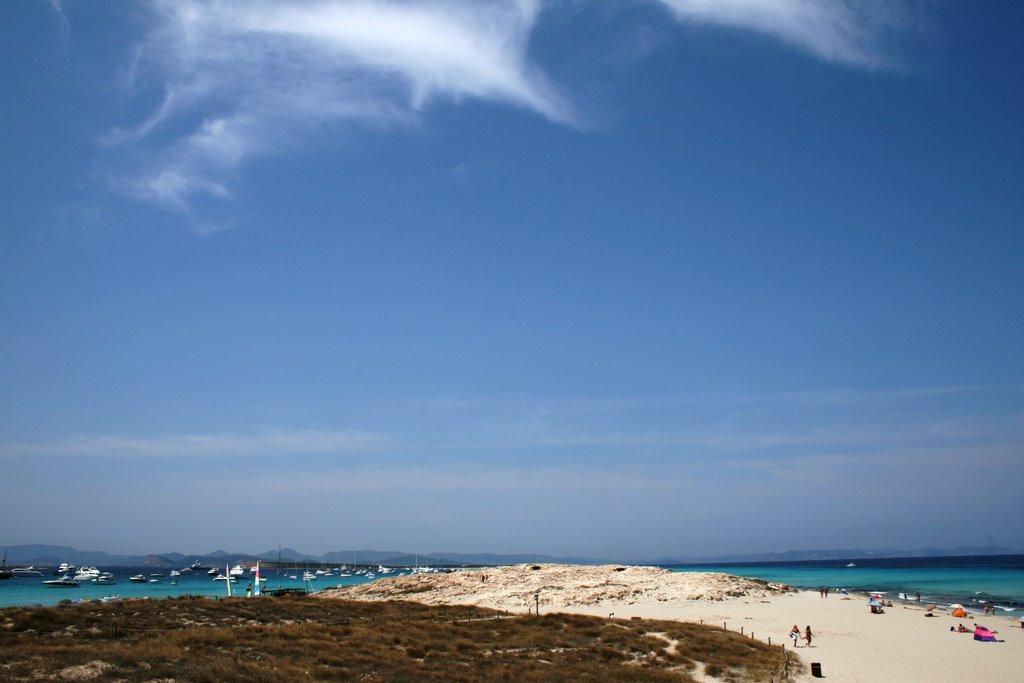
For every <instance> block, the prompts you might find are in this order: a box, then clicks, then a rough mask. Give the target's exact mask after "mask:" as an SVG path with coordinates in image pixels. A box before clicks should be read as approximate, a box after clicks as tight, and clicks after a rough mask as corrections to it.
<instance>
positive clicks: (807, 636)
mask: <svg viewBox="0 0 1024 683" xmlns="http://www.w3.org/2000/svg"><path fill="white" fill-rule="evenodd" d="M804 640H806V641H807V647H810V646H811V627H810V626H808V627H807V629H806V630H805V631H804Z"/></svg>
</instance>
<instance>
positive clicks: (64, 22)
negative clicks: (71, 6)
mask: <svg viewBox="0 0 1024 683" xmlns="http://www.w3.org/2000/svg"><path fill="white" fill-rule="evenodd" d="M46 4H47V5H49V6H50V11H51V12H52V13H53V15H54V17H56V19H57V23H58V25H59V26H60V36H61V38H62V39H64V40H67V39H69V38H70V37H71V22H69V21H68V15H67V14H65V12H64V3H63V2H62V1H61V0H46Z"/></svg>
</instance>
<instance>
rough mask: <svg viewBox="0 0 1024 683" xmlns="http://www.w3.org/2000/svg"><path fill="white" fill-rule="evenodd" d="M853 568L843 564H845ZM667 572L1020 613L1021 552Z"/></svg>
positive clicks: (1023, 594)
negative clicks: (991, 604)
mask: <svg viewBox="0 0 1024 683" xmlns="http://www.w3.org/2000/svg"><path fill="white" fill-rule="evenodd" d="M850 561H852V562H854V563H855V564H856V565H857V566H856V567H847V566H846V564H847V563H848V562H850ZM666 568H667V569H671V570H673V571H718V572H726V573H728V574H737V575H740V576H749V577H752V578H758V579H765V580H768V581H773V582H778V583H785V584H789V585H790V586H794V587H799V588H812V589H817V588H820V587H824V586H828V587H830V588H833V589H840V588H845V589H847V590H848V591H851V592H875V591H877V592H880V593H883V594H884V595H885V598H886V599H888V600H892V601H893V602H896V601H898V600H899V599H900V598H899V594H900V593H907V594H909V595H910V596H913V595H914V594H915V593H918V592H920V593H921V601H922V602H934V603H940V604H950V603H954V602H958V603H961V604H963V605H964V606H965V607H967V608H970V609H975V610H977V611H981V609H982V605H983V604H984V603H985V602H986V601H992V602H994V603H995V604H996V606H997V607H998V608H999V609H998V613H999V614H1001V615H1005V616H1016V617H1020V616H1022V615H1024V555H998V556H987V557H930V558H916V557H915V558H898V559H868V560H865V559H853V560H839V561H837V560H830V561H813V562H771V563H761V564H754V563H736V564H717V565H673V566H668V567H666Z"/></svg>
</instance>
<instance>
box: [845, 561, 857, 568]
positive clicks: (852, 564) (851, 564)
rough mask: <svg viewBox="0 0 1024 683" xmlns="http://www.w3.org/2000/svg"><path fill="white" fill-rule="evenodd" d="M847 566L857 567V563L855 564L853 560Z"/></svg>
mask: <svg viewBox="0 0 1024 683" xmlns="http://www.w3.org/2000/svg"><path fill="white" fill-rule="evenodd" d="M846 566H847V567H856V566H857V565H855V564H854V563H853V562H851V563H850V564H848V565H846Z"/></svg>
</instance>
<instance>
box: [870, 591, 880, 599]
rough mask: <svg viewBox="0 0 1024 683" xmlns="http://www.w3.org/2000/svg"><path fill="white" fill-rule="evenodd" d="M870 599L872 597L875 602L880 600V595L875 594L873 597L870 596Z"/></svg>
mask: <svg viewBox="0 0 1024 683" xmlns="http://www.w3.org/2000/svg"><path fill="white" fill-rule="evenodd" d="M871 597H872V598H874V599H875V600H881V599H882V596H881V595H879V594H878V593H875V594H874V595H872V596H871Z"/></svg>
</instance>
